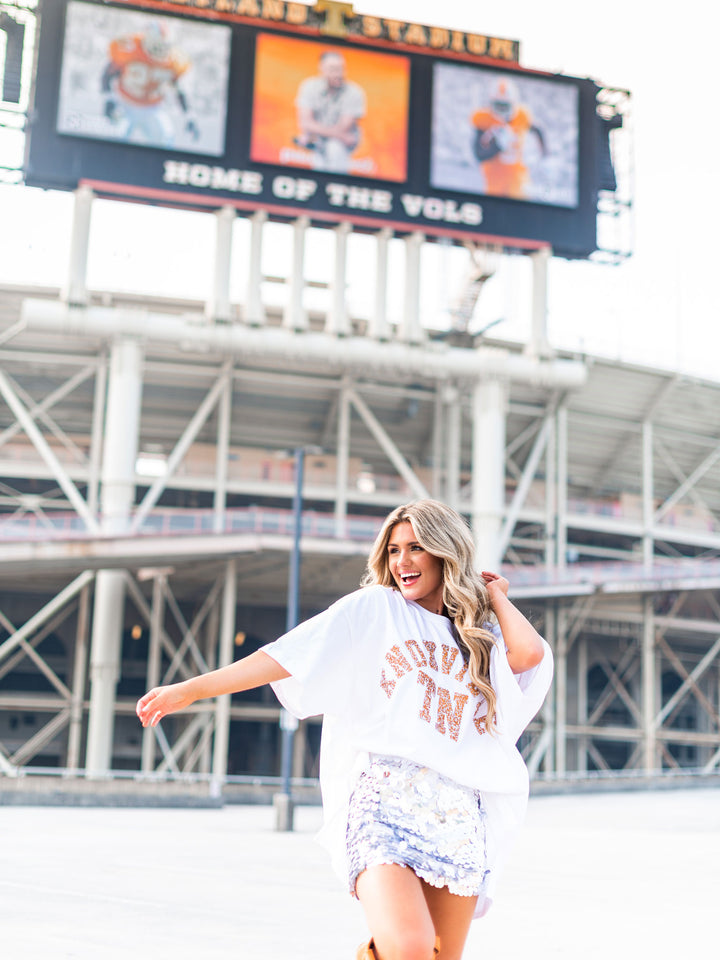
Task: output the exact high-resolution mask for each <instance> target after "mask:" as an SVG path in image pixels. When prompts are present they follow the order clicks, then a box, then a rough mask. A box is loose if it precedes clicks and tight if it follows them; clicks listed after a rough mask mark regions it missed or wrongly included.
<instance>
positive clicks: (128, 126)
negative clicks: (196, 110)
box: [101, 22, 199, 148]
mask: <svg viewBox="0 0 720 960" xmlns="http://www.w3.org/2000/svg"><path fill="white" fill-rule="evenodd" d="M190 66H191V60H190V59H189V58H188V57H187V56H185V54H183V53H182V52H181V51H180V50H178V49H177V48H174V47H173V46H172V45H171V44H170V43H169V42H168V40H167V38H166V35H165V31H164V28H163V26H162V25H161V24H158V23H155V22H153V23H151V24H150V25H149V26H148V28H147V30H145V31H144V32H143V33H135V34H131V35H126V36H120V37H117V38H116V39H114V40H111V41H110V45H109V48H108V62H107V66H106V67H105V70H104V72H103V75H102V81H101V87H102V92H103V94H106V95H107V98H106V101H105V116H106V117H107V119H108V120H110V121H111V123H113V124H117V125H118V126H119V127H121V129H122V139H124V140H128V141H136V142H140V143H144V144H149V145H155V146H159V147H166V148H171V147H172V146H173V145H174V142H175V139H176V136H177V134H178V130H177V129H176V126H177V123H178V119H177V118H178V117H179V118H181V122H182V123H183V124H184V128H185V129H184V131H183V132H184V133H185V134H189V135H190V136H191V138H192V139H193V140H197V139H198V137H199V131H198V128H197V124H196V122H195V120H194V119H192V118H191V117H190V116H189V113H188V102H187V98H186V96H185V94H184V93H183V91H182V90H181V88H180V78H181V77H182V76H183V75H184V74H185V73H186V72H187V71H188V69H189V68H190Z"/></svg>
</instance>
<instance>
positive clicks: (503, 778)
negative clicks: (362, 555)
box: [262, 586, 552, 916]
mask: <svg viewBox="0 0 720 960" xmlns="http://www.w3.org/2000/svg"><path fill="white" fill-rule="evenodd" d="M492 630H493V632H494V634H495V637H496V644H495V646H494V647H493V651H492V654H491V659H490V682H491V684H492V687H493V689H494V690H495V693H496V695H497V705H496V730H495V731H494V732H493V733H491V734H490V733H487V732H486V731H485V727H484V725H483V723H482V718H483V716H484V714H485V712H486V705H485V701H484V699H483V698H482V697H480V696H478V694H477V691H476V689H475V688H474V687H473V685H472V684H470V682H469V677H468V674H467V666H466V664H465V662H464V660H463V656H462V654H461V652H460V649H459V647H458V645H457V642H456V640H455V636H454V628H453V626H452V624H451V622H450V621H449V620H448V619H447V617H443V616H438V615H436V614H434V613H431V612H430V611H428V610H426V609H425V608H424V607H421V606H420V605H419V604H417V603H415V602H414V601H407V600H405V599H404V597H403V596H402V595H401V594H400V592H399V591H397V590H395V589H393V588H392V587H381V586H372V587H365V588H363V589H361V590H358V591H356V592H355V593H351V594H349V595H348V596H346V597H343V598H342V599H341V600H338V601H337V603H334V604H333V605H332V606H331V607H329V608H328V609H327V610H325V611H324V612H323V613H320V614H318V615H317V616H316V617H312V618H311V619H310V620H307V621H306V622H305V623H302V624H300V625H299V626H298V627H295V628H294V629H293V630H291V631H290V632H289V633H286V634H285V635H284V636H282V637H280V639H278V640H276V641H275V642H274V643H270V644H268V645H267V646H265V647H263V648H262V649H263V651H264V652H265V653H267V654H268V655H269V656H270V657H272V658H273V659H274V660H276V661H277V662H278V663H279V664H281V666H283V667H284V668H285V669H286V670H287V671H288V673H290V674H291V676H290V677H288V678H286V679H284V680H279V681H277V682H275V683H273V684H272V687H273V690H274V691H275V693H276V695H277V697H278V699H279V700H280V702H281V703H282V704H283V706H285V707H286V708H287V709H288V710H289V711H290V712H291V713H292V714H294V715H295V716H296V717H298V718H303V717H308V716H313V715H316V714H323V715H324V719H323V733H322V746H321V755H320V786H321V789H322V796H323V808H324V814H325V827H324V828H323V830H322V831H321V834H320V838H319V839H320V840H321V842H323V843H324V845H325V846H326V847H327V848H328V849H329V851H330V853H331V856H332V860H333V865H334V867H335V869H336V871H337V872H338V874H339V875H340V876H341V877H342V878H343V880H345V881H346V880H347V853H346V849H345V829H346V825H347V807H348V800H349V797H350V793H351V791H352V786H353V784H354V782H355V780H356V778H357V776H358V775H359V773H360V771H361V770H363V769H364V767H365V766H366V765H367V763H368V760H369V755H370V754H382V755H386V756H395V757H403V758H405V759H408V760H412V761H414V762H415V763H419V764H421V765H423V766H427V767H431V768H432V769H433V770H437V771H438V772H439V773H441V774H443V775H444V776H446V777H450V778H452V779H453V780H456V781H457V782H458V783H461V784H464V785H466V786H469V787H473V788H475V789H477V790H480V791H481V792H482V796H483V803H484V806H485V809H486V812H487V847H488V866H489V868H490V883H489V886H488V896H487V897H485V898H483V897H482V896H481V897H480V898H479V900H478V905H477V908H476V912H475V915H476V916H482V915H483V914H484V913H485V912H486V911H487V909H488V908H489V906H490V903H491V896H492V890H493V887H494V881H495V879H496V877H497V870H498V865H499V862H500V861H501V859H502V858H503V857H504V855H505V853H506V852H507V848H508V844H509V842H510V841H511V840H512V838H513V835H514V834H515V832H516V831H517V829H518V827H519V826H520V823H521V822H522V819H523V817H524V814H525V807H526V804H527V796H528V774H527V768H526V767H525V763H524V762H523V759H522V757H521V756H520V753H519V752H518V750H517V748H516V746H515V743H516V741H517V739H518V737H519V736H520V734H521V733H522V731H523V730H524V729H525V727H526V726H527V725H528V723H529V722H530V720H531V719H532V718H533V716H534V715H535V714H536V713H537V711H538V710H539V708H540V706H541V704H542V702H543V700H544V698H545V694H546V693H547V691H548V689H549V686H550V681H551V678H552V654H551V652H550V648H549V647H548V645H547V644H546V643H545V642H544V641H543V645H544V656H543V660H542V661H541V662H540V664H538V666H537V667H534V668H533V669H532V670H528V671H526V672H525V673H522V674H518V675H514V674H513V673H512V671H511V669H510V665H509V664H508V661H507V656H506V650H505V644H504V642H503V641H502V635H501V633H500V630H499V628H498V627H497V626H495V627H493V628H492Z"/></svg>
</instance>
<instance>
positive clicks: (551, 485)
mask: <svg viewBox="0 0 720 960" xmlns="http://www.w3.org/2000/svg"><path fill="white" fill-rule="evenodd" d="M557 496H558V489H557V419H556V418H555V417H554V416H553V417H552V420H551V423H550V433H549V434H548V439H547V447H546V452H545V555H544V560H545V569H546V570H548V571H549V570H551V569H552V568H553V567H554V566H555V561H556V557H557V544H556V536H557V515H558V502H557Z"/></svg>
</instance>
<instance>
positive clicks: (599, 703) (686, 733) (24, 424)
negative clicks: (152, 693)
mask: <svg viewBox="0 0 720 960" xmlns="http://www.w3.org/2000/svg"><path fill="white" fill-rule="evenodd" d="M91 204H92V195H91V194H90V193H89V191H87V190H84V191H83V190H80V191H79V192H78V195H77V197H76V219H75V235H74V241H73V244H74V245H73V250H72V251H71V272H70V275H69V279H68V283H67V285H66V288H65V289H64V290H62V291H61V290H56V289H40V288H21V287H5V288H3V289H2V290H1V291H0V395H1V396H2V403H0V418H1V423H0V431H1V432H0V509H1V510H2V515H1V516H0V539H2V543H3V549H2V553H1V556H0V628H1V629H2V631H3V632H2V636H1V638H0V744H1V746H0V773H1V774H2V775H4V776H6V777H10V776H16V775H17V774H18V773H21V772H28V771H32V770H39V769H47V768H52V769H54V770H56V771H58V772H59V771H63V772H64V773H65V774H66V776H72V775H77V776H84V775H88V776H91V777H95V776H107V775H108V774H109V773H110V772H112V771H115V772H117V773H118V774H120V773H121V772H124V773H125V774H126V775H127V774H128V773H130V772H135V773H137V774H138V775H147V776H168V777H173V776H186V777H197V778H198V779H200V780H202V779H206V780H210V781H211V782H212V783H214V784H216V785H218V784H219V785H222V784H223V782H225V781H226V778H227V777H231V778H232V777H252V778H260V779H262V778H264V777H272V776H276V775H277V774H278V771H279V763H280V756H279V744H280V731H279V720H280V711H279V707H278V704H277V702H276V701H275V699H274V696H273V694H272V693H271V691H269V690H262V691H255V692H251V693H248V694H244V695H242V696H236V697H233V698H232V699H228V698H223V699H222V700H220V701H218V702H217V703H216V702H206V703H201V704H197V705H195V706H194V707H193V708H192V709H191V710H190V711H188V713H187V714H185V715H182V716H179V717H174V718H169V719H168V720H166V721H165V722H164V723H163V724H162V726H161V727H160V728H158V729H157V731H152V730H147V731H144V732H143V731H142V729H141V728H140V726H139V724H138V723H137V721H136V719H135V717H134V707H135V701H136V699H137V697H138V695H140V694H141V693H142V692H143V691H144V690H145V689H147V687H148V686H150V685H153V684H155V683H157V682H166V681H170V680H173V679H180V678H183V677H187V676H190V675H192V674H194V673H196V672H198V671H200V670H202V669H205V668H206V667H212V666H213V665H215V664H222V663H225V662H229V661H230V660H231V659H233V658H235V657H236V656H237V655H239V654H244V653H247V652H250V651H252V650H253V649H256V648H257V647H258V646H260V645H261V644H263V643H265V642H267V641H269V640H271V639H273V638H274V637H275V636H277V635H279V634H280V633H281V632H283V630H284V625H285V617H286V607H287V585H288V568H289V558H290V555H291V553H292V549H293V542H294V541H293V534H294V527H293V511H292V503H293V498H294V497H295V496H296V495H297V494H298V489H297V484H296V473H295V466H296V462H297V451H298V450H300V449H302V450H303V451H304V463H305V472H304V477H303V482H302V491H301V492H302V497H303V512H302V539H301V553H302V576H301V585H300V608H301V617H302V618H305V617H307V616H310V615H312V614H313V613H315V612H317V611H318V610H320V609H322V608H323V607H324V606H326V605H327V604H328V603H329V602H331V601H332V600H333V599H335V598H336V597H338V596H340V595H341V594H343V593H346V592H348V591H350V590H352V589H354V588H356V586H357V585H358V582H359V579H360V577H361V575H362V572H363V568H364V558H365V555H366V553H367V550H368V547H369V544H370V543H371V541H372V539H373V537H374V535H375V533H376V531H377V529H378V527H379V523H380V521H381V518H382V517H383V516H384V515H385V514H386V513H387V511H388V510H389V509H391V508H392V507H394V506H395V505H397V504H398V503H401V502H405V501H407V500H410V499H413V498H415V497H421V496H426V495H431V496H434V497H439V498H442V499H444V500H446V501H447V502H449V503H451V504H453V505H455V506H456V507H457V508H458V509H459V510H461V511H462V512H463V513H464V514H465V515H466V516H467V517H468V520H469V522H470V524H471V527H472V530H473V533H474V536H475V539H476V541H477V544H478V548H479V553H480V556H481V558H482V563H483V565H484V566H485V567H486V568H488V567H489V568H492V567H494V566H499V565H502V569H503V570H504V571H505V572H506V573H507V575H508V577H509V579H510V580H511V583H512V591H513V596H514V598H515V599H516V601H517V602H518V603H519V604H520V605H521V606H522V608H523V609H524V610H525V611H526V612H527V613H528V615H529V616H530V617H531V618H532V619H533V621H534V622H535V623H536V624H537V625H538V628H539V629H540V630H541V631H542V632H543V633H544V634H545V636H546V637H547V638H548V640H549V641H550V643H551V644H552V646H553V649H554V653H555V657H556V680H555V684H554V689H553V693H552V695H551V697H550V698H549V699H548V702H547V704H546V707H545V708H544V710H543V712H542V715H541V716H539V717H538V718H537V719H536V720H535V722H534V723H533V724H532V725H531V727H530V729H529V732H528V733H526V734H525V735H524V737H523V740H522V743H521V746H522V750H523V753H524V755H525V757H526V759H527V761H528V764H529V767H530V770H531V773H532V775H533V776H538V777H540V776H546V777H551V778H559V779H563V778H572V777H581V776H589V775H593V774H594V773H595V772H607V773H613V772H615V773H620V772H624V773H630V774H632V775H635V776H640V775H654V774H657V773H659V772H663V771H684V770H685V771H688V770H692V771H693V772H695V773H698V772H699V773H702V772H704V773H706V774H710V773H712V772H714V771H715V770H716V768H717V765H718V763H720V717H719V715H720V639H719V633H720V631H719V630H718V625H717V624H718V613H719V612H720V603H719V601H718V587H720V559H718V552H719V551H720V521H719V520H718V515H719V511H720V495H719V494H718V490H720V484H719V483H718V480H719V479H720V477H719V474H720V443H719V442H718V435H719V430H718V428H719V427H720V423H719V420H720V402H719V401H720V384H718V383H714V382H706V381H700V380H697V379H693V378H690V377H686V376H682V375H679V374H677V373H672V372H668V371H664V370H658V369H651V368H644V367H640V366H631V365H628V364H624V363H620V362H612V361H609V360H606V359H601V358H598V357H588V356H571V355H569V354H563V353H561V352H558V351H554V350H552V349H551V347H550V346H549V345H548V343H547V339H546V337H545V334H544V314H545V280H546V269H547V252H546V251H540V252H539V253H536V254H533V258H534V259H533V263H534V281H535V291H534V299H535V319H534V326H533V338H532V340H531V342H530V343H529V344H527V345H525V346H524V347H520V346H518V345H513V344H508V343H502V342H499V341H491V340H489V339H487V337H482V336H475V337H473V336H471V335H470V334H468V332H467V330H464V331H462V330H456V331H454V332H452V331H451V332H448V330H447V329H444V330H432V329H427V328H425V327H423V326H422V325H421V323H420V319H419V318H420V309H419V303H418V298H417V296H415V295H413V291H415V290H417V286H418V277H419V275H420V274H421V272H422V269H423V266H422V264H423V256H424V255H425V254H424V250H425V247H424V244H423V242H422V238H421V237H420V236H418V235H416V234H411V235H409V236H407V237H406V238H405V239H403V240H395V241H393V243H395V244H402V245H403V247H404V252H405V257H404V259H405V267H404V270H405V276H404V279H403V283H405V289H406V291H407V292H408V293H407V296H406V298H405V307H404V314H403V316H402V318H400V320H399V321H398V322H397V323H395V322H393V323H391V322H390V321H389V319H388V312H387V309H386V308H387V303H386V293H387V281H386V276H385V272H384V271H385V268H386V266H387V244H388V242H389V241H388V238H387V236H386V234H385V233H384V232H382V231H381V232H379V233H378V235H377V236H376V238H375V241H374V242H375V245H376V252H377V270H376V271H375V283H376V298H375V304H376V306H375V311H374V313H373V315H372V316H371V317H370V318H365V319H357V318H354V317H352V316H351V315H350V313H349V311H348V309H347V306H346V303H345V298H344V289H345V272H344V271H345V264H346V252H347V240H348V229H347V228H343V227H339V228H337V229H336V230H335V232H334V237H335V258H334V266H333V268H332V271H331V274H332V276H331V280H330V283H329V287H328V290H327V304H328V308H327V309H326V310H323V311H314V312H313V311H310V312H308V311H307V310H305V309H304V306H303V295H304V288H305V286H306V281H305V278H304V275H303V253H304V244H305V242H306V240H307V231H308V225H307V223H306V222H304V221H302V220H299V221H297V222H295V223H291V224H288V225H287V226H286V227H285V229H287V230H288V231H291V234H292V237H293V242H294V244H295V246H294V251H295V252H294V256H293V258H292V268H291V270H290V272H289V275H288V277H287V279H286V306H285V307H284V308H283V309H276V308H270V307H268V306H267V304H266V302H265V298H264V293H263V291H264V289H265V287H266V284H265V280H264V277H263V275H262V272H261V269H260V264H261V250H262V244H263V236H264V231H265V230H266V226H267V225H266V222H265V218H264V217H263V216H262V215H256V216H255V217H254V218H253V219H252V220H251V223H250V228H249V244H250V246H249V251H248V256H247V272H248V276H247V297H246V301H245V302H244V303H243V304H237V303H234V302H231V299H230V295H229V278H228V271H227V263H228V262H229V254H228V249H227V244H229V242H230V238H231V236H232V220H233V218H234V213H232V215H230V214H228V212H227V211H225V212H222V211H221V212H219V213H218V214H217V215H216V217H217V236H218V243H217V256H216V267H217V269H216V272H215V283H214V287H213V290H212V293H211V296H209V297H208V300H207V302H206V303H199V302H189V301H178V300H169V299H160V298H148V297H143V298H140V297H132V296H130V295H127V294H114V293H112V292H107V291H106V292H102V293H98V292H93V291H89V290H88V289H87V287H86V282H85V254H84V252H83V251H84V250H86V247H87V243H86V241H87V225H88V223H89V209H90V206H91ZM228 225H230V230H229V231H228ZM476 253H477V251H476ZM476 292H477V290H476ZM318 742H319V727H318V724H317V723H316V722H315V721H310V722H308V723H304V724H302V725H301V728H300V730H299V731H298V734H297V736H296V737H295V752H294V765H293V773H294V775H295V776H298V777H310V778H312V777H314V776H316V774H317V763H318Z"/></svg>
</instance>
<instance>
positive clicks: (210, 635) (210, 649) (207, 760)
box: [198, 600, 222, 774]
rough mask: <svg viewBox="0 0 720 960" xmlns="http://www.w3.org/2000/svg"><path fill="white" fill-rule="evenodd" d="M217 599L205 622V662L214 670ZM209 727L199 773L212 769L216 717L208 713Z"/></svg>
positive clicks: (205, 772) (216, 648) (218, 617)
mask: <svg viewBox="0 0 720 960" xmlns="http://www.w3.org/2000/svg"><path fill="white" fill-rule="evenodd" d="M221 602H222V601H221V600H216V601H215V602H214V603H213V605H212V607H211V608H210V613H209V614H208V617H207V621H206V623H205V662H206V663H207V665H208V670H214V669H215V668H216V667H217V651H218V632H219V626H220V603H221ZM207 719H208V723H209V729H208V728H207V727H206V732H205V733H204V734H203V740H202V750H201V752H200V757H199V759H198V773H204V774H208V773H210V771H211V770H212V744H211V740H212V728H213V727H214V717H213V716H212V715H210V714H208V717H207Z"/></svg>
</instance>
